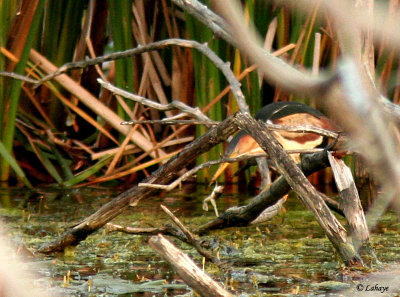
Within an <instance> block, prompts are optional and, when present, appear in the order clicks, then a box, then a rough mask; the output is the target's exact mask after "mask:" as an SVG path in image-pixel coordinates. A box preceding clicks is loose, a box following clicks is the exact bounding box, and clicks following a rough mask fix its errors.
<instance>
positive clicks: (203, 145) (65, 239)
mask: <svg viewBox="0 0 400 297" xmlns="http://www.w3.org/2000/svg"><path fill="white" fill-rule="evenodd" d="M237 116H238V114H235V115H233V116H231V117H229V118H227V119H226V120H224V121H223V122H221V123H220V124H219V125H217V126H215V127H213V128H211V129H210V130H209V131H207V132H206V133H205V134H204V135H202V136H200V137H199V138H197V139H196V140H194V141H193V142H191V143H190V144H188V145H186V146H185V148H184V149H183V150H182V151H181V152H180V153H179V154H178V155H176V156H174V157H173V158H171V160H169V161H168V162H167V163H166V164H165V165H163V166H161V167H160V168H159V169H158V170H156V171H155V172H154V173H153V174H152V175H151V176H150V177H148V178H147V179H145V180H144V182H145V183H155V184H167V183H169V182H170V181H171V180H173V179H175V178H176V177H177V173H178V172H179V171H180V170H181V169H182V168H185V167H186V166H187V165H188V164H190V163H191V162H193V161H194V160H196V158H197V157H198V156H199V155H201V154H202V153H204V152H206V151H208V150H210V149H211V148H212V147H214V146H215V145H217V144H219V143H221V142H223V141H225V140H226V139H227V138H228V137H229V136H230V135H231V134H233V133H235V132H236V131H237V129H238V127H237V124H236V123H237V120H236V118H237ZM158 191H159V190H157V189H153V188H148V187H138V186H134V187H132V188H130V189H129V190H127V191H125V192H123V193H122V194H120V195H119V196H117V197H116V198H114V199H113V200H111V201H110V202H109V203H107V204H105V205H104V206H102V207H101V208H100V209H99V210H97V211H96V212H95V213H93V214H92V215H91V216H89V217H87V218H86V219H84V220H83V221H82V222H81V223H79V224H77V225H76V226H74V227H72V228H71V229H69V230H67V231H66V232H65V233H64V234H62V235H61V236H60V238H58V239H57V240H56V241H54V242H51V243H49V244H46V245H44V246H43V247H41V248H40V249H39V252H42V253H51V252H56V251H62V250H63V249H64V248H65V247H67V246H74V245H77V244H78V243H79V242H80V241H81V240H84V239H85V238H86V237H87V236H89V235H90V234H92V233H93V232H95V231H96V230H98V229H99V228H101V227H103V226H104V225H105V224H107V223H108V222H109V221H110V220H112V219H113V218H115V217H116V216H117V215H119V214H120V213H122V212H123V211H124V210H125V209H126V208H127V207H128V206H129V205H132V206H134V205H136V204H137V203H138V202H139V201H140V200H141V199H144V198H146V197H149V196H150V195H154V194H155V193H157V192H158Z"/></svg>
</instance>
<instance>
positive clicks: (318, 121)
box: [211, 101, 340, 183]
mask: <svg viewBox="0 0 400 297" xmlns="http://www.w3.org/2000/svg"><path fill="white" fill-rule="evenodd" d="M254 118H255V119H256V120H261V121H264V122H266V123H269V124H277V125H282V126H290V127H296V126H313V127H318V128H322V129H325V130H330V131H332V132H340V129H339V127H338V126H337V125H336V124H335V123H334V122H333V121H332V120H330V119H329V118H328V117H327V116H326V115H324V114H323V113H322V112H321V111H319V110H317V109H315V108H312V107H310V106H308V105H306V104H303V103H300V102H294V101H287V102H283V101H282V102H274V103H270V104H268V105H266V106H264V107H262V108H261V109H260V110H259V111H258V112H257V113H256V114H255V116H254ZM272 133H273V135H274V137H275V138H276V139H277V140H278V141H279V143H280V144H281V145H282V147H283V148H284V149H285V150H301V149H312V148H321V147H326V146H327V145H328V143H329V139H328V138H327V137H325V136H322V135H320V134H316V133H311V132H301V133H299V132H290V131H285V130H277V131H272ZM263 152H264V151H263V150H262V148H261V147H260V146H259V145H258V143H257V142H256V141H255V140H254V139H253V138H252V137H251V136H250V135H249V134H247V133H246V132H245V131H243V130H242V131H239V132H238V133H237V134H236V135H235V136H234V137H233V138H232V140H231V141H230V142H229V144H228V146H227V148H226V151H225V157H230V158H234V157H239V156H243V155H252V154H258V153H263ZM291 157H292V159H293V160H294V161H295V162H296V163H299V162H300V155H299V154H291ZM228 165H229V163H222V164H221V165H220V167H219V168H218V169H217V171H216V172H215V174H214V176H213V177H212V179H211V183H212V182H214V181H215V180H216V179H217V178H218V177H219V176H220V175H221V174H222V172H224V170H225V169H226V167H227V166H228Z"/></svg>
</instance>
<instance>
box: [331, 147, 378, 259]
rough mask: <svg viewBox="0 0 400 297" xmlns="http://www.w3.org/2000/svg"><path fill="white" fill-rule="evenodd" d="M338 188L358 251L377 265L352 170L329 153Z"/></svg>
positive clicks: (342, 206) (341, 204)
mask: <svg viewBox="0 0 400 297" xmlns="http://www.w3.org/2000/svg"><path fill="white" fill-rule="evenodd" d="M328 158H329V163H330V164H331V168H332V172H333V176H334V177H335V178H334V179H335V183H336V187H337V189H338V192H339V197H340V208H341V209H342V210H343V213H344V215H345V217H346V219H347V222H348V223H349V228H350V234H351V236H352V238H353V245H354V247H355V249H356V251H359V252H360V254H361V255H363V256H365V257H367V258H368V259H369V260H370V262H374V263H376V262H377V261H378V260H377V257H376V254H375V252H374V250H373V249H372V248H371V244H370V242H369V230H368V225H367V220H366V219H365V215H364V210H363V207H362V205H361V200H360V197H359V195H358V191H357V188H356V185H355V182H354V179H353V175H352V174H351V170H350V168H349V167H348V166H347V165H346V164H345V163H344V162H343V160H340V159H336V158H335V157H334V156H333V155H332V154H331V153H330V152H328Z"/></svg>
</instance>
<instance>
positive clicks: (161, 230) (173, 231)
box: [105, 223, 190, 244]
mask: <svg viewBox="0 0 400 297" xmlns="http://www.w3.org/2000/svg"><path fill="white" fill-rule="evenodd" d="M105 229H106V231H107V232H122V233H127V234H135V235H157V234H164V235H170V236H174V237H176V238H177V239H179V240H180V241H182V242H185V243H188V244H190V242H189V240H188V238H187V237H186V236H185V234H183V233H182V231H180V230H179V229H177V228H176V227H173V226H171V225H164V226H162V227H158V228H155V227H152V228H137V227H126V226H121V225H117V224H113V223H107V224H106V225H105Z"/></svg>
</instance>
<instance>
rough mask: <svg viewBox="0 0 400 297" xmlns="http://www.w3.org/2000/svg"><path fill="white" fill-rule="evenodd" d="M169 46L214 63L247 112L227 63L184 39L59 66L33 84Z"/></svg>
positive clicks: (142, 46) (207, 48)
mask: <svg viewBox="0 0 400 297" xmlns="http://www.w3.org/2000/svg"><path fill="white" fill-rule="evenodd" d="M169 46H181V47H187V48H194V49H196V50H198V51H199V52H200V53H202V54H203V55H205V56H206V57H207V58H209V59H210V60H211V61H212V62H213V63H214V65H215V66H216V67H217V68H218V69H219V70H221V72H222V73H223V74H224V76H225V77H226V79H227V80H228V82H229V84H230V86H231V90H232V92H233V95H234V97H235V98H236V100H237V103H238V106H239V108H240V110H241V111H242V112H248V111H249V108H248V106H247V104H246V100H245V98H244V95H243V93H242V91H241V89H240V83H239V81H238V80H237V79H236V77H235V75H234V74H233V72H232V70H231V69H230V67H229V63H225V62H224V61H223V60H221V58H219V57H218V56H217V55H216V54H215V53H214V52H213V51H212V50H211V49H210V48H209V47H208V46H207V45H206V44H201V43H199V42H197V41H193V40H185V39H179V38H171V39H167V40H161V41H156V42H153V43H149V44H146V45H139V46H137V47H135V48H133V49H129V50H126V51H121V52H115V53H111V54H108V55H104V56H100V57H96V58H93V59H87V60H85V61H77V62H70V63H66V64H64V65H63V66H61V67H60V68H58V69H57V70H56V71H54V72H52V73H50V74H48V75H46V76H45V77H43V78H42V79H41V80H39V81H38V82H37V83H36V84H35V87H37V86H39V85H41V84H43V83H45V82H47V81H49V80H51V79H53V78H55V77H57V76H58V75H61V74H63V73H65V72H67V71H68V70H72V69H80V68H86V67H88V66H92V65H97V64H101V63H104V62H107V61H112V60H117V59H122V58H127V57H131V56H133V55H137V54H142V53H145V52H149V51H155V50H160V49H163V48H166V47H169Z"/></svg>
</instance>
